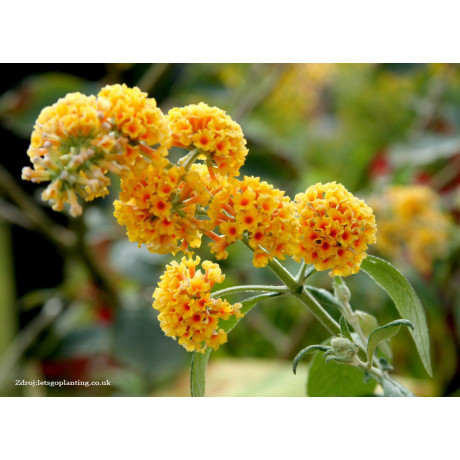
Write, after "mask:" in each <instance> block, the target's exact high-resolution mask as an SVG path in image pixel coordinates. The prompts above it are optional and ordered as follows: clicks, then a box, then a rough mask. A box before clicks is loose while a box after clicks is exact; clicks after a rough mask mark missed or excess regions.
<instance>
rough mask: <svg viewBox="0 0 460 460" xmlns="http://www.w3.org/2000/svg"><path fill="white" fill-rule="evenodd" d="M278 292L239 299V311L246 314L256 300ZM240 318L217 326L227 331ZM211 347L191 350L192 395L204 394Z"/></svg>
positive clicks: (277, 294)
mask: <svg viewBox="0 0 460 460" xmlns="http://www.w3.org/2000/svg"><path fill="white" fill-rule="evenodd" d="M279 295H280V294H279V293H278V292H266V293H264V294H260V295H256V296H254V297H250V298H249V299H245V300H243V301H241V302H240V303H241V310H240V311H241V313H243V314H246V313H247V312H248V311H249V310H251V309H252V308H253V307H254V306H255V305H256V304H257V302H259V301H260V300H263V299H268V298H270V297H277V296H279ZM241 319H242V318H238V319H237V318H235V317H234V316H232V317H231V318H229V319H228V320H226V321H220V322H219V326H220V327H221V328H222V329H223V330H224V331H225V332H226V333H229V332H230V331H231V330H232V329H233V328H234V327H235V326H236V325H237V324H238V323H239V322H240V320H241ZM211 351H212V349H211V348H207V349H206V350H205V352H204V353H197V352H196V351H195V352H193V356H192V362H191V365H190V392H191V395H192V396H204V394H205V387H206V368H207V365H208V360H209V355H210V354H211Z"/></svg>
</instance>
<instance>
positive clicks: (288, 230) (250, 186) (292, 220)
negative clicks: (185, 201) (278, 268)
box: [208, 176, 300, 267]
mask: <svg viewBox="0 0 460 460" xmlns="http://www.w3.org/2000/svg"><path fill="white" fill-rule="evenodd" d="M208 215H209V218H210V219H211V222H212V223H213V224H214V225H215V226H218V228H219V232H220V233H221V236H219V237H218V238H216V239H215V241H214V242H213V243H211V250H212V251H213V252H214V253H215V254H216V257H217V258H218V259H223V258H226V257H227V255H228V253H227V251H226V248H227V247H228V246H229V245H230V244H232V243H234V242H235V241H237V240H242V239H243V238H244V237H247V238H248V242H249V245H250V246H251V248H252V249H253V250H254V258H253V264H254V266H256V267H264V266H265V265H267V263H268V262H269V261H270V260H272V259H273V258H274V257H277V258H279V259H284V258H285V257H286V255H293V254H294V253H295V251H296V249H297V246H298V242H299V235H300V234H299V223H298V219H297V217H296V212H295V206H294V204H293V203H292V202H291V200H290V198H289V197H287V196H284V192H283V191H281V190H278V189H276V188H273V186H272V185H270V184H268V183H267V182H265V181H261V180H260V178H258V177H247V176H245V177H244V179H243V180H242V181H240V180H234V181H231V182H230V183H229V184H228V185H227V186H226V187H224V188H223V190H222V191H220V192H219V193H217V194H216V195H215V196H214V199H213V201H212V203H211V205H210V206H209V210H208Z"/></svg>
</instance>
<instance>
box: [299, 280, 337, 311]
mask: <svg viewBox="0 0 460 460" xmlns="http://www.w3.org/2000/svg"><path fill="white" fill-rule="evenodd" d="M305 289H306V290H307V291H308V292H309V293H310V294H311V295H312V296H313V297H314V298H315V299H316V300H317V301H318V302H319V303H320V304H321V305H323V306H325V307H329V308H332V309H335V310H340V309H341V308H342V305H341V304H340V302H339V301H338V300H337V299H336V298H335V297H334V296H333V295H332V294H331V293H330V292H329V291H326V289H321V288H317V287H314V286H309V285H307V286H305Z"/></svg>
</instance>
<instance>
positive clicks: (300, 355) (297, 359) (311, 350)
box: [292, 345, 330, 374]
mask: <svg viewBox="0 0 460 460" xmlns="http://www.w3.org/2000/svg"><path fill="white" fill-rule="evenodd" d="M329 349H330V347H326V346H325V345H310V346H309V347H306V348H304V349H303V350H300V351H299V353H297V355H296V357H295V358H294V360H293V361H292V371H293V372H294V374H295V373H296V370H297V366H298V364H299V362H300V360H301V359H302V358H303V357H304V356H305V355H306V354H308V353H314V352H315V351H318V350H320V351H328V350H329Z"/></svg>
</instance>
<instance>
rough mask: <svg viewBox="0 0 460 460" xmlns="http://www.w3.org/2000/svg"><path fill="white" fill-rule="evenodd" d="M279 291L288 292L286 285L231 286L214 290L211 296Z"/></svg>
mask: <svg viewBox="0 0 460 460" xmlns="http://www.w3.org/2000/svg"><path fill="white" fill-rule="evenodd" d="M259 291H262V292H281V293H286V292H290V291H289V289H288V288H287V287H286V286H264V285H258V284H253V285H246V286H233V287H229V288H226V289H221V290H220V291H216V292H213V293H212V297H213V298H215V299H216V298H218V297H222V296H225V295H230V294H237V293H239V292H259Z"/></svg>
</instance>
